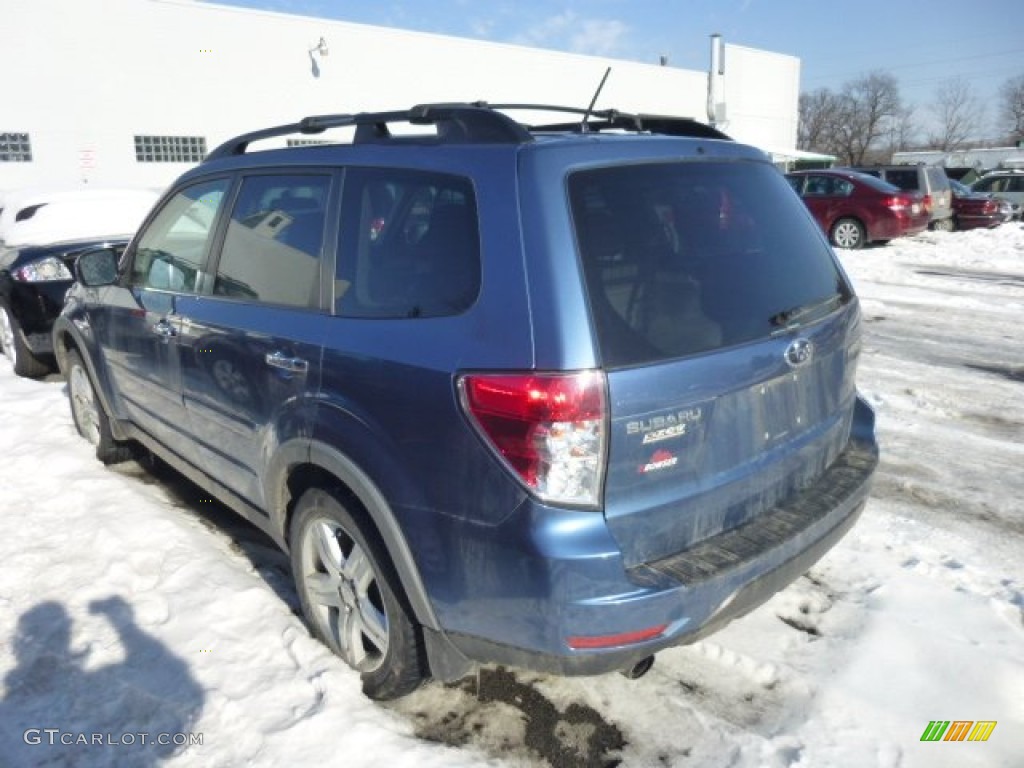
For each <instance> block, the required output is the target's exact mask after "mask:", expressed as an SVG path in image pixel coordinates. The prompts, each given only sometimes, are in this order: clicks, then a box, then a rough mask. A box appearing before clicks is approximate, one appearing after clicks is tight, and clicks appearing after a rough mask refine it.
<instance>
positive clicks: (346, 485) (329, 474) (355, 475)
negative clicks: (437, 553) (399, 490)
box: [266, 440, 440, 631]
mask: <svg viewBox="0 0 1024 768" xmlns="http://www.w3.org/2000/svg"><path fill="white" fill-rule="evenodd" d="M303 443H304V444H303V445H299V441H293V442H291V443H290V444H287V445H284V446H282V449H281V450H280V451H279V452H278V457H276V460H275V461H274V462H273V466H271V467H270V468H268V472H267V480H266V482H267V484H268V486H269V487H268V488H267V489H266V494H267V495H266V498H267V500H268V502H269V505H268V506H269V507H270V510H271V514H272V515H273V517H274V520H273V526H274V528H275V530H276V531H279V532H280V536H281V541H283V542H284V544H285V546H287V547H288V548H289V549H290V547H291V542H290V541H288V535H289V528H290V526H291V520H292V515H293V513H294V511H295V507H296V504H297V503H298V500H299V499H300V498H301V496H302V494H303V493H304V492H305V491H307V490H309V489H310V488H317V487H319V488H324V489H329V488H330V489H335V490H336V491H337V492H339V493H341V494H342V496H343V500H344V501H345V502H347V504H348V505H349V506H350V507H351V510H350V511H351V512H352V513H353V514H356V515H359V516H361V517H363V518H364V519H365V520H366V522H367V523H368V524H369V525H370V526H372V528H373V530H375V531H376V532H377V534H378V536H379V537H380V540H381V543H382V544H383V545H384V548H385V549H386V550H387V553H388V557H389V558H390V560H391V564H392V565H393V567H394V569H395V573H396V574H397V576H398V579H399V581H400V583H401V586H402V589H403V590H404V592H405V597H406V599H408V601H409V605H410V607H411V608H412V610H413V613H414V615H415V616H416V620H417V621H418V622H419V623H420V624H421V625H423V626H424V627H426V628H427V629H431V630H435V631H436V630H439V629H440V624H439V622H438V620H437V616H436V614H435V613H434V609H433V607H432V605H431V602H430V599H429V598H428V596H427V591H426V587H425V586H424V584H423V579H422V577H421V576H420V572H419V568H418V567H417V565H416V562H415V560H414V558H413V555H412V550H411V549H410V548H409V544H408V542H407V540H406V538H405V534H404V533H403V532H402V528H401V526H400V525H399V523H398V519H397V518H396V517H395V514H394V512H393V511H392V509H391V505H390V504H389V503H388V501H387V499H386V498H385V497H384V494H383V493H382V492H381V491H380V489H379V488H378V487H377V485H376V483H374V482H373V480H372V479H371V478H370V477H369V475H367V474H366V473H365V472H364V471H363V470H362V469H361V468H360V467H359V466H358V465H357V464H356V463H355V462H354V461H352V459H350V458H349V457H348V456H346V455H345V454H343V453H342V452H341V451H339V450H337V449H336V448H334V447H332V446H329V445H326V444H324V443H321V442H319V441H315V440H314V441H310V442H305V441H303Z"/></svg>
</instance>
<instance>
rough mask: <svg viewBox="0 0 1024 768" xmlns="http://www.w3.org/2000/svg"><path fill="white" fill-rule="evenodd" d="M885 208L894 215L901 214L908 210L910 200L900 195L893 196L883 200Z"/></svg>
mask: <svg viewBox="0 0 1024 768" xmlns="http://www.w3.org/2000/svg"><path fill="white" fill-rule="evenodd" d="M885 207H886V208H888V209H889V210H891V211H893V212H894V213H901V212H902V211H905V210H907V209H909V208H910V199H909V198H906V197H902V196H900V195H894V196H892V197H887V198H886V199H885Z"/></svg>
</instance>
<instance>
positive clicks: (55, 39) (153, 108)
mask: <svg viewBox="0 0 1024 768" xmlns="http://www.w3.org/2000/svg"><path fill="white" fill-rule="evenodd" d="M0 18H2V20H3V26H2V27H0V71H2V72H4V73H5V77H4V88H3V93H2V96H0V190H5V189H7V190H9V189H14V188H18V187H22V186H27V185H36V184H52V183H58V184H71V185H75V184H85V183H88V184H94V185H110V184H116V185H143V186H154V187H163V186H165V185H166V184H168V183H169V182H170V181H172V180H173V179H174V178H175V177H176V176H178V175H179V174H180V173H182V172H183V171H184V170H186V169H187V168H188V167H189V166H190V165H192V164H194V163H195V162H196V161H198V160H199V159H201V157H202V156H203V154H204V153H205V152H208V151H210V150H212V149H213V148H214V147H216V146H217V145H218V144H219V143H221V142H222V141H224V140H225V139H227V138H230V137H231V136H233V135H235V134H238V133H243V132H245V131H249V130H254V129H256V128H261V127H266V126H270V125H277V124H281V123H290V122H294V121H296V120H298V119H299V118H301V117H303V116H306V115H311V114H323V113H341V112H362V111H370V110H379V109H403V108H408V107H411V106H412V105H414V104H419V103H425V102H433V101H475V100H486V101H489V102H492V103H501V102H527V103H534V104H536V103H553V104H563V105H568V106H576V107H585V106H587V104H588V103H589V102H590V99H591V98H592V96H593V94H594V92H595V89H596V88H597V85H598V83H599V82H600V81H601V78H602V76H603V75H604V73H605V70H606V69H607V68H608V67H611V69H612V71H611V75H610V76H609V78H608V81H607V83H606V85H605V87H604V90H603V91H602V93H601V96H600V98H599V100H598V102H597V104H596V107H597V108H598V109H601V108H609V107H615V108H617V109H621V110H623V111H629V112H649V113H657V114H670V115H678V116H683V117H694V118H697V119H700V120H707V119H708V114H709V113H711V114H715V115H717V117H718V119H719V127H720V128H722V129H723V130H725V131H726V132H727V133H729V134H730V135H732V136H733V137H734V138H736V139H737V140H740V141H745V142H747V143H751V144H756V145H758V146H761V147H762V148H765V149H768V150H770V151H773V152H779V153H781V154H785V152H786V151H787V150H788V149H789V148H793V147H795V146H796V125H797V100H798V96H799V77H800V61H799V59H796V58H793V57H791V56H786V55H781V54H776V53H769V52H766V51H759V50H754V49H750V48H745V47H742V46H734V45H728V44H726V45H724V46H723V50H722V65H721V66H720V67H716V69H717V70H718V71H716V74H715V76H714V77H712V78H709V73H708V72H701V71H692V70H683V69H677V68H674V67H668V66H658V65H655V64H650V65H648V64H639V63H636V62H630V61H620V60H612V59H606V58H599V57H591V56H581V55H574V54H567V53H558V52H553V51H547V50H538V49H531V48H525V47H520V46H513V45H505V44H498V43H490V42H484V41H480V40H471V39H463V38H455V37H444V36H440V35H431V34H424V33H419V32H410V31H405V30H398V29H387V28H382V27H373V26H366V25H361V24H350V23H345V22H339V21H331V20H327V19H318V18H311V17H303V16H292V15H284V14H279V13H269V12H263V11H254V10H248V9H239V8H233V7H227V6H220V5H214V4H212V3H206V2H197V1H196V0H31V1H30V0H0ZM321 41H323V45H321ZM719 71H720V72H721V74H719ZM709 83H711V84H713V85H714V93H713V95H712V94H711V93H709Z"/></svg>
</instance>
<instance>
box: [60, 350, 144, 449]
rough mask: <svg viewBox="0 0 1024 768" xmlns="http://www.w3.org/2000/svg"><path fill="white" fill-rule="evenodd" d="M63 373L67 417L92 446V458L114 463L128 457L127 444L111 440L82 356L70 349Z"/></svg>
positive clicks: (108, 422)
mask: <svg viewBox="0 0 1024 768" xmlns="http://www.w3.org/2000/svg"><path fill="white" fill-rule="evenodd" d="M67 374H68V400H70V402H71V418H72V419H73V420H74V422H75V429H77V430H78V434H80V435H81V436H82V437H84V438H85V439H86V440H88V441H89V442H90V443H92V444H93V445H94V446H96V458H97V459H99V460H100V461H102V462H103V463H104V464H118V463H120V462H122V461H128V460H129V459H131V458H132V456H133V452H132V449H131V446H130V445H128V444H126V443H122V442H118V441H117V440H115V439H114V436H113V434H112V433H111V431H110V418H109V417H108V416H107V412H106V411H105V410H103V403H101V402H100V399H99V397H97V396H96V389H95V387H94V386H93V383H92V379H91V378H89V371H88V369H86V367H85V363H84V362H82V356H81V355H80V354H78V352H77V351H75V350H73V349H72V350H69V351H68V357H67Z"/></svg>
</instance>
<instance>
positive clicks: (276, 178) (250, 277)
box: [213, 174, 331, 307]
mask: <svg viewBox="0 0 1024 768" xmlns="http://www.w3.org/2000/svg"><path fill="white" fill-rule="evenodd" d="M330 185H331V177H330V176H327V175H313V174H309V175H307V174H293V175H279V174H275V175H266V176H247V177H245V178H244V179H243V180H242V186H241V189H240V190H239V193H238V199H237V200H236V202H235V206H234V209H233V210H232V211H231V219H230V220H229V222H228V231H227V235H226V237H225V239H224V247H223V249H222V250H221V255H220V260H219V261H218V263H217V273H216V276H215V278H214V284H213V293H214V295H216V296H229V297H235V298H243V299H250V300H254V301H261V302H266V303H269V304H283V305H287V306H293V307H316V306H319V303H320V262H321V258H322V254H323V243H324V226H325V224H326V221H327V197H328V193H329V191H330Z"/></svg>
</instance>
